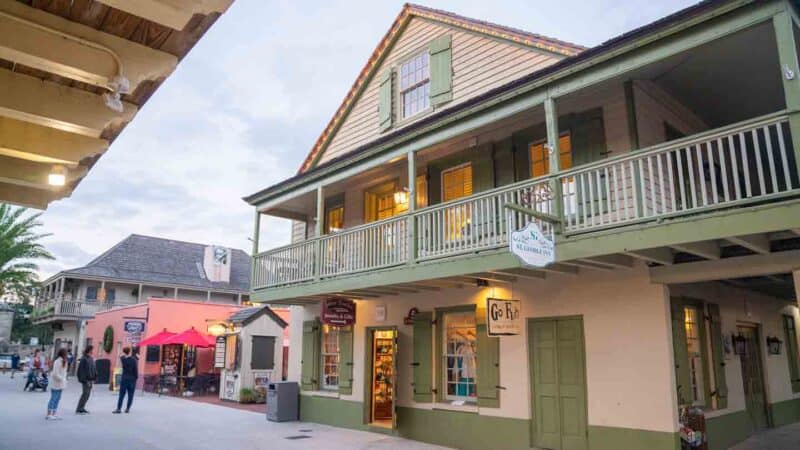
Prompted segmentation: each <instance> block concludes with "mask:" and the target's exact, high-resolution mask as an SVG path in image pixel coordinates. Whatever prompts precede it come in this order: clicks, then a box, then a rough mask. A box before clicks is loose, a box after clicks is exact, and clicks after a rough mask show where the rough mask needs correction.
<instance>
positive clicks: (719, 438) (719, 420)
mask: <svg viewBox="0 0 800 450" xmlns="http://www.w3.org/2000/svg"><path fill="white" fill-rule="evenodd" d="M706 433H707V434H708V450H726V449H727V448H728V447H730V446H731V445H733V444H736V443H737V442H741V441H743V440H745V439H747V437H748V436H750V434H751V430H750V418H749V417H748V415H747V411H743V410H742V411H736V412H733V413H730V414H725V415H722V416H717V417H709V418H706Z"/></svg>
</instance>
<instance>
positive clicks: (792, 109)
mask: <svg viewBox="0 0 800 450" xmlns="http://www.w3.org/2000/svg"><path fill="white" fill-rule="evenodd" d="M785 6H786V7H787V8H789V7H790V6H789V5H788V4H786V5H785ZM772 25H773V27H774V28H775V40H776V42H777V43H778V60H779V61H780V66H781V67H780V71H781V80H782V81H783V95H784V96H785V98H786V109H787V110H788V111H789V129H790V130H791V132H792V144H793V145H792V146H793V147H794V160H795V165H796V166H797V169H798V171H800V80H798V77H800V72H798V71H799V70H800V66H799V65H798V60H797V42H795V37H794V30H793V27H794V24H793V21H792V15H791V12H790V11H789V10H788V9H786V10H784V11H781V12H779V13H778V14H776V15H775V16H773V17H772Z"/></svg>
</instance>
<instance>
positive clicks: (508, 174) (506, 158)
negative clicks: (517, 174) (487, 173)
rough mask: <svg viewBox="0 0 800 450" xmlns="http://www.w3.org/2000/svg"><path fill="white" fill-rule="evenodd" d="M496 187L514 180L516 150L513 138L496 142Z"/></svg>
mask: <svg viewBox="0 0 800 450" xmlns="http://www.w3.org/2000/svg"><path fill="white" fill-rule="evenodd" d="M494 174H495V180H494V181H495V187H499V186H505V185H507V184H511V183H513V182H514V151H513V144H512V141H511V138H506V139H503V140H502V141H498V142H495V143H494Z"/></svg>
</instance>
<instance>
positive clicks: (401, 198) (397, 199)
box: [394, 188, 408, 205]
mask: <svg viewBox="0 0 800 450" xmlns="http://www.w3.org/2000/svg"><path fill="white" fill-rule="evenodd" d="M407 203H408V188H403V190H402V191H397V192H395V193H394V204H395V205H405V204H407Z"/></svg>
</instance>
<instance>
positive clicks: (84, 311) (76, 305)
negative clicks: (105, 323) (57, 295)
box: [33, 300, 114, 321]
mask: <svg viewBox="0 0 800 450" xmlns="http://www.w3.org/2000/svg"><path fill="white" fill-rule="evenodd" d="M113 307H114V305H113V304H108V303H95V302H85V301H79V300H74V301H73V300H53V301H49V302H45V303H40V305H39V306H38V307H37V308H36V309H34V311H33V314H34V316H33V320H36V321H41V320H44V319H48V318H58V317H74V318H78V319H81V318H83V319H86V318H92V317H94V315H95V314H96V313H98V312H100V311H107V310H109V309H111V308H113Z"/></svg>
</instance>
